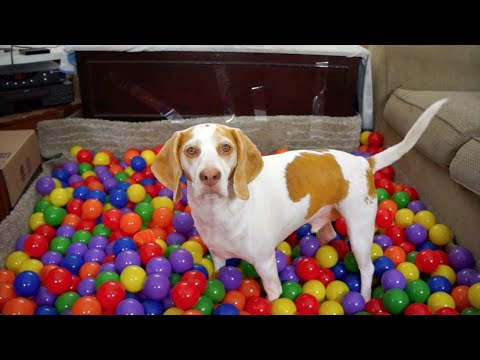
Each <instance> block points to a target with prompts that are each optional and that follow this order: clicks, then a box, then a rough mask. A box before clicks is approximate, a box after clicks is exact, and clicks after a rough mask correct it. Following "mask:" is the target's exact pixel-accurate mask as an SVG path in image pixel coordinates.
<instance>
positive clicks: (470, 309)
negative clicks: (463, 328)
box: [460, 307, 480, 315]
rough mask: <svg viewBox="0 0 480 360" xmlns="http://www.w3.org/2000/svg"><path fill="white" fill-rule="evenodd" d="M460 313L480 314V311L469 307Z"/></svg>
mask: <svg viewBox="0 0 480 360" xmlns="http://www.w3.org/2000/svg"><path fill="white" fill-rule="evenodd" d="M460 315H480V311H479V310H477V309H475V308H473V307H468V308H466V309H463V310H462V312H461V313H460Z"/></svg>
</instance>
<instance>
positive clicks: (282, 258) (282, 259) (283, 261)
mask: <svg viewBox="0 0 480 360" xmlns="http://www.w3.org/2000/svg"><path fill="white" fill-rule="evenodd" d="M275 260H276V261H277V272H281V271H283V269H285V267H286V266H287V255H285V254H284V253H283V252H281V251H280V250H275Z"/></svg>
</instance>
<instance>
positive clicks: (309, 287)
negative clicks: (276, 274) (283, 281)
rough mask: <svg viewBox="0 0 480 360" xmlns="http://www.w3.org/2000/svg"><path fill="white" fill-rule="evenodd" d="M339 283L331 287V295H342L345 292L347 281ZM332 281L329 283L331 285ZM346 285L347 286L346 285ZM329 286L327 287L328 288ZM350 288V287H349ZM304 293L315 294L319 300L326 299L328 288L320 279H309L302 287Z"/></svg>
mask: <svg viewBox="0 0 480 360" xmlns="http://www.w3.org/2000/svg"><path fill="white" fill-rule="evenodd" d="M340 283H341V284H340ZM340 283H338V284H334V285H333V286H332V288H330V295H331V296H334V297H336V296H342V294H343V293H344V292H345V287H346V286H347V285H346V284H345V283H343V282H340ZM330 285H331V283H330V284H329V285H328V286H330ZM344 285H345V286H344ZM328 286H327V288H328ZM347 289H348V287H347ZM302 290H303V293H304V294H310V295H312V296H314V297H315V298H316V299H317V300H318V301H319V302H321V301H323V299H325V295H326V288H325V285H323V283H322V282H321V281H319V280H309V281H307V282H306V283H305V284H304V285H303V287H302ZM330 300H335V298H330Z"/></svg>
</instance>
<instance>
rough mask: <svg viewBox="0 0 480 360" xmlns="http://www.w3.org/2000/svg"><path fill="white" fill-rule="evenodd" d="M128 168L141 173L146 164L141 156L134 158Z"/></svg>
mask: <svg viewBox="0 0 480 360" xmlns="http://www.w3.org/2000/svg"><path fill="white" fill-rule="evenodd" d="M130 167H131V168H132V169H133V170H135V171H143V170H144V169H145V168H146V167H147V162H146V161H145V159H144V158H143V157H141V156H134V157H133V158H132V160H131V161H130Z"/></svg>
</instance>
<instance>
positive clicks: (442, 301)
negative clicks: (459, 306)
mask: <svg viewBox="0 0 480 360" xmlns="http://www.w3.org/2000/svg"><path fill="white" fill-rule="evenodd" d="M427 305H428V307H429V308H430V310H431V311H432V312H433V313H435V312H436V311H437V310H438V309H440V308H443V307H450V308H452V309H455V300H453V298H452V296H451V295H450V294H447V293H445V292H436V293H433V294H432V295H430V297H429V298H428V301H427Z"/></svg>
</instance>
